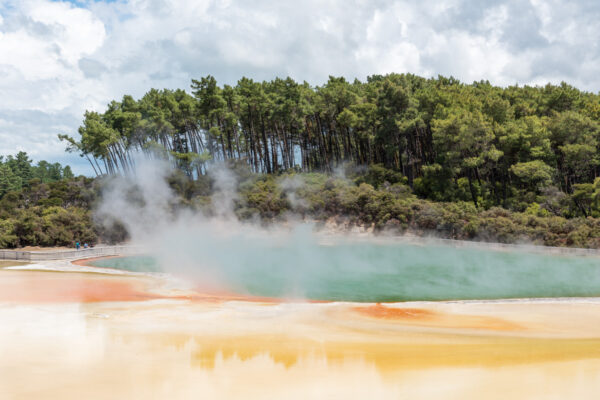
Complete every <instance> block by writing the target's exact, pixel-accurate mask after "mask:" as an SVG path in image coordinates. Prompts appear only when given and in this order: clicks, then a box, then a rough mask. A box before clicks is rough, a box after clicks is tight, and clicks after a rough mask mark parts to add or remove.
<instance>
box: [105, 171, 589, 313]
mask: <svg viewBox="0 0 600 400" xmlns="http://www.w3.org/2000/svg"><path fill="white" fill-rule="evenodd" d="M137 165H138V166H137V168H136V171H135V172H134V173H132V174H131V175H128V176H123V177H115V178H113V180H112V181H111V182H110V184H109V185H108V187H107V189H106V190H105V191H104V193H103V201H102V203H101V205H100V206H99V208H98V210H97V216H98V218H100V219H101V220H103V221H105V222H107V223H110V222H111V221H120V222H121V223H122V224H123V225H124V226H125V227H126V229H127V231H128V232H129V233H130V236H131V242H132V245H137V246H141V247H142V248H143V249H144V251H145V252H146V253H147V254H148V255H149V256H152V257H153V258H155V259H156V261H157V262H158V264H159V266H160V267H161V268H162V269H163V270H164V271H166V272H169V273H173V274H176V275H179V276H186V277H189V278H190V279H193V281H194V282H196V283H197V284H198V285H199V286H201V287H203V288H206V289H217V290H233V291H236V292H238V293H239V292H244V291H246V292H249V293H252V294H261V295H271V296H278V297H288V298H305V297H308V298H320V299H329V300H355V301H398V300H443V299H465V298H473V299H483V298H503V297H555V296H592V295H594V296H595V295H598V294H600V273H598V271H597V268H596V259H595V258H592V257H589V258H585V257H564V256H562V257H556V256H555V257H551V256H543V255H535V254H530V253H525V252H521V251H504V252H498V251H489V250H485V251H484V250H473V249H457V248H453V247H451V246H441V245H439V244H434V243H427V241H425V240H422V241H421V243H420V245H415V244H414V243H412V244H410V243H408V244H407V243H398V242H395V243H393V244H392V245H390V244H389V243H387V244H386V243H381V242H380V241H376V240H373V239H369V240H367V241H364V240H362V241H357V240H356V239H354V238H341V237H333V236H323V235H320V234H318V233H315V231H314V229H313V226H312V225H310V224H306V223H302V222H289V223H287V224H282V225H277V226H272V227H269V228H264V227H260V226H259V225H258V224H253V223H242V222H239V221H238V220H237V219H236V217H235V214H234V204H235V201H236V199H237V190H236V188H237V182H236V176H235V175H234V174H233V173H232V172H231V171H229V170H228V169H227V168H225V167H224V166H219V165H213V166H212V168H211V170H210V174H211V176H212V178H213V179H214V181H215V183H214V188H215V193H214V194H213V196H212V205H213V210H214V213H213V215H211V216H208V215H204V214H202V213H199V212H194V211H192V210H190V209H187V208H182V207H178V206H177V203H178V199H177V197H176V196H175V194H174V193H173V192H172V191H171V189H170V187H169V185H168V184H167V177H168V175H169V173H170V170H169V166H168V165H167V164H166V163H162V162H160V161H155V160H152V161H149V160H139V161H138V162H137ZM280 185H281V187H282V189H283V190H284V191H285V192H286V193H288V199H289V200H290V202H291V203H292V204H293V205H294V206H296V207H298V208H302V207H303V206H304V205H305V204H304V203H303V200H302V199H299V198H297V197H295V196H294V193H295V191H296V190H298V189H299V188H300V187H301V185H302V180H301V179H299V178H293V179H292V178H287V179H284V180H283V181H281V182H280ZM133 188H135V189H133ZM294 203H295V204H294ZM327 243H329V244H333V245H327ZM565 282H570V284H569V285H566V284H565Z"/></svg>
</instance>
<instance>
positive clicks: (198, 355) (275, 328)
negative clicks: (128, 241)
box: [0, 240, 600, 400]
mask: <svg viewBox="0 0 600 400" xmlns="http://www.w3.org/2000/svg"><path fill="white" fill-rule="evenodd" d="M215 243H217V244H218V245H216V244H215ZM219 243H221V244H222V246H221V245H220V244H219ZM328 243H329V244H327V245H325V244H323V243H320V244H319V243H314V242H313V243H309V244H306V243H303V244H301V245H298V244H295V243H294V242H290V241H283V242H282V241H275V240H274V241H262V242H261V243H260V245H258V246H255V245H256V243H251V244H252V245H251V246H250V245H239V242H238V245H237V246H235V251H233V250H234V249H233V248H232V247H231V246H229V247H228V246H227V243H226V242H225V241H222V240H218V241H214V242H211V243H208V244H198V245H197V246H195V247H193V248H191V247H190V246H189V244H187V243H186V244H185V246H183V249H182V248H177V246H175V245H173V244H172V243H166V247H168V248H169V249H170V250H173V251H169V252H164V251H161V249H160V248H158V246H155V250H156V252H155V255H154V256H153V257H123V258H106V259H100V260H96V261H89V260H87V261H83V262H78V263H75V264H71V263H69V262H63V261H49V262H44V263H40V264H29V265H14V264H6V265H0V399H10V400H12V399H19V400H20V399H39V398H43V399H50V400H52V399H60V400H69V399H73V400H75V399H80V398H82V397H85V398H86V399H92V400H96V399H98V400H100V399H102V400H103V399H107V398H116V399H133V400H136V399H144V400H146V399H181V400H187V399H197V398H207V399H239V398H244V399H303V400H304V399H344V400H346V399H361V400H362V399H370V398H373V399H400V398H407V399H439V398H444V399H457V400H458V399H460V400H464V399H491V400H495V399H497V400H500V399H507V398H510V399H515V400H532V399H534V400H536V399H539V400H547V399H571V398H577V399H597V398H598V393H600V298H599V297H597V296H598V293H599V291H598V288H599V287H600V285H599V281H600V278H599V272H598V270H599V269H600V266H599V262H598V261H599V258H598V257H591V256H590V257H575V256H563V255H560V256H559V255H547V254H543V253H532V252H524V251H512V250H511V251H496V250H492V249H491V248H488V249H483V248H455V247H450V246H439V245H433V244H424V245H416V244H410V243H395V244H390V243H381V242H374V241H352V242H350V241H331V240H330V241H329V242H328ZM211 249H212V250H211ZM224 250H229V251H224ZM90 264H93V265H90ZM94 265H96V266H97V267H95V266H94ZM98 267H103V268H98ZM105 267H111V268H105ZM207 281H208V282H210V285H209V287H208V289H210V290H207V287H206V286H205V285H202V283H203V282H207ZM571 296H572V297H571ZM515 297H519V298H523V297H526V298H525V299H512V300H493V301H485V300H482V299H491V298H493V299H501V298H505V299H509V298H515ZM536 297H544V299H535V298H536ZM549 297H561V298H554V299H553V298H549ZM566 297H568V298H566ZM305 299H311V300H343V301H333V302H328V301H324V302H320V301H319V302H312V301H305ZM457 299H471V300H469V301H443V300H457ZM405 300H414V301H405ZM425 300H441V301H425ZM386 301H390V302H386ZM391 301H402V302H395V303H394V302H391Z"/></svg>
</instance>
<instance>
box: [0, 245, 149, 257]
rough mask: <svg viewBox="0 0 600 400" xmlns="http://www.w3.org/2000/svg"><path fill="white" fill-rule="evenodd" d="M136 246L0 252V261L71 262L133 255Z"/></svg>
mask: <svg viewBox="0 0 600 400" xmlns="http://www.w3.org/2000/svg"><path fill="white" fill-rule="evenodd" d="M139 250H140V249H139V247H137V246H126V245H119V246H96V247H93V248H87V249H79V250H75V249H73V250H55V251H20V250H0V260H19V261H48V260H71V259H77V258H91V257H103V256H116V255H126V254H135V253H138V252H139Z"/></svg>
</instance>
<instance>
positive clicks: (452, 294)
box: [91, 241, 600, 302]
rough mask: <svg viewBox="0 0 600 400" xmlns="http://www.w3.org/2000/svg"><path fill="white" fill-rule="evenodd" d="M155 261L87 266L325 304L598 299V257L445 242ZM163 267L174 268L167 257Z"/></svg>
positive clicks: (267, 249)
mask: <svg viewBox="0 0 600 400" xmlns="http://www.w3.org/2000/svg"><path fill="white" fill-rule="evenodd" d="M165 263H166V262H162V261H161V259H160V256H159V257H141V256H137V257H123V258H110V259H102V260H97V261H93V262H91V265H94V266H98V267H109V268H116V269H122V270H128V271H138V272H139V271H145V272H159V271H176V272H179V273H183V274H186V273H187V274H191V275H192V276H196V277H197V278H198V279H199V280H200V281H201V280H202V279H203V278H206V277H207V276H208V277H209V278H210V280H211V282H212V283H213V284H214V283H215V282H214V281H215V280H217V281H218V284H219V285H222V286H223V288H225V289H227V290H228V291H231V292H235V293H238V294H249V295H253V296H261V297H274V298H282V297H284V298H306V299H311V300H326V301H355V302H398V301H414V300H429V301H437V300H477V299H508V298H549V297H593V296H599V295H600V258H599V257H583V256H569V255H544V254H539V253H534V252H528V251H526V250H510V251H508V250H491V249H480V248H457V247H451V246H445V245H428V246H423V245H415V244H406V243H400V244H398V243H394V244H382V243H373V242H368V241H363V242H361V241H355V242H343V241H342V242H339V243H334V244H330V245H316V244H315V245H312V246H310V247H301V248H297V247H294V246H290V245H285V244H284V245H282V244H277V245H272V246H269V245H268V244H262V245H259V246H255V247H250V246H248V247H245V248H243V250H242V252H231V251H226V250H224V251H213V252H211V253H210V255H209V256H208V257H202V256H200V257H198V259H197V261H196V262H195V263H189V262H188V263H186V268H182V269H179V268H177V265H164V264H165ZM168 263H173V261H172V260H169V261H168Z"/></svg>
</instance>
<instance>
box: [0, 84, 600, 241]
mask: <svg viewBox="0 0 600 400" xmlns="http://www.w3.org/2000/svg"><path fill="white" fill-rule="evenodd" d="M599 121H600V96H599V95H596V94H592V93H586V92H582V91H580V90H578V89H576V88H573V87H571V86H569V85H567V84H565V83H563V84H561V85H546V86H544V87H530V86H524V87H519V86H511V87H507V88H500V87H495V86H492V85H490V84H489V83H487V82H475V83H473V84H463V83H460V82H458V81H457V80H455V79H453V78H443V77H439V78H436V79H424V78H420V77H417V76H414V75H398V74H391V75H386V76H372V77H369V78H368V79H367V81H366V82H360V81H358V80H355V81H354V82H348V81H346V80H345V79H343V78H333V77H331V78H330V79H329V81H328V82H327V83H326V84H325V85H323V86H318V87H311V86H310V85H308V84H307V83H297V82H294V81H293V80H291V79H289V78H288V79H285V80H283V79H275V80H273V81H270V82H255V81H252V80H250V79H247V78H242V79H241V80H240V81H239V82H238V83H237V85H235V86H229V85H223V86H218V85H217V82H216V81H215V79H214V78H212V77H210V76H208V77H205V78H202V79H200V80H194V81H192V90H191V94H189V93H187V92H185V91H184V90H160V91H159V90H155V89H152V90H150V91H149V92H148V93H147V94H146V95H144V96H143V97H142V98H141V99H139V100H135V99H134V98H132V97H131V96H124V97H123V99H122V101H120V102H117V101H113V102H111V103H110V104H109V105H108V108H107V109H106V110H105V111H104V112H103V113H98V112H86V113H85V116H84V120H83V124H82V126H81V127H80V128H79V134H80V136H79V137H76V138H73V137H69V136H67V135H59V137H60V138H61V139H62V140H64V141H66V142H67V150H68V151H71V152H77V153H78V154H80V155H81V156H82V157H86V158H87V159H88V160H89V162H90V164H91V166H92V167H93V169H94V171H95V172H96V175H97V177H96V178H95V179H91V178H85V177H73V176H72V173H71V170H70V169H69V168H68V167H62V166H60V165H59V164H49V163H47V162H44V161H42V162H39V163H38V164H37V165H32V164H31V161H30V160H29V159H28V157H27V155H26V154H25V153H19V154H17V155H15V156H8V157H6V158H0V169H1V172H2V173H0V247H21V246H26V245H48V246H51V245H72V244H73V242H74V241H87V242H90V243H94V242H97V241H102V242H115V241H122V240H125V239H126V238H127V232H125V231H124V230H123V228H122V227H119V226H118V225H117V226H116V227H114V226H113V227H106V226H103V225H102V224H101V223H98V222H99V221H94V218H93V210H94V208H95V205H96V204H97V201H99V199H101V197H102V188H103V187H104V186H105V185H106V184H107V183H108V182H110V179H111V177H112V176H114V175H116V174H120V173H126V172H128V171H130V170H132V169H133V168H135V162H136V159H137V157H139V155H140V154H141V155H143V156H145V157H150V158H152V157H155V158H161V159H165V160H168V161H169V162H170V163H171V164H172V165H173V167H174V168H173V171H172V172H171V175H170V177H169V183H170V186H171V188H172V189H173V191H174V193H175V194H176V197H177V199H178V201H177V202H176V203H174V204H173V206H174V207H175V209H177V208H182V207H183V208H191V209H194V210H197V211H201V212H202V213H205V214H208V215H210V214H211V213H214V212H215V210H214V209H213V204H212V201H213V200H212V195H213V194H214V191H215V187H216V186H218V185H216V184H215V181H214V178H213V176H211V174H210V173H209V170H210V168H211V165H213V164H211V162H212V161H219V162H224V163H225V164H227V165H228V166H229V168H230V170H231V172H232V173H234V174H235V176H236V182H237V190H238V197H237V198H236V200H235V202H234V204H233V210H232V211H233V212H234V213H235V215H237V217H238V218H239V219H241V220H252V221H256V219H257V218H258V220H260V221H261V222H262V223H271V222H276V221H282V220H285V219H286V218H288V216H289V215H290V214H292V215H294V216H296V217H297V216H300V217H301V218H303V219H308V220H313V221H318V223H323V222H324V221H329V222H332V221H333V222H334V223H335V224H337V225H338V226H340V227H343V228H345V229H348V228H350V227H356V226H360V227H362V228H366V229H372V230H373V231H374V232H390V233H393V234H404V233H412V234H417V235H429V234H432V235H436V236H441V237H445V238H453V239H469V240H485V241H497V242H503V243H514V242H528V243H535V244H545V245H552V246H576V247H591V248H600V178H599V172H600V149H599V146H600V141H599V140H600V123H599ZM132 190H134V191H135V188H132ZM175 209H174V212H176V210H175Z"/></svg>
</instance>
